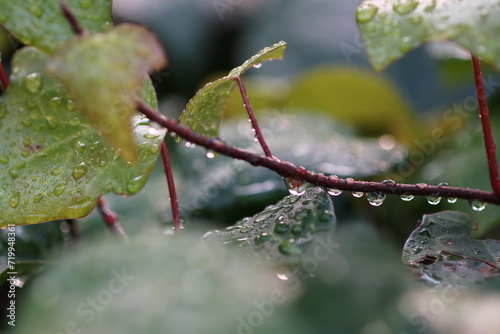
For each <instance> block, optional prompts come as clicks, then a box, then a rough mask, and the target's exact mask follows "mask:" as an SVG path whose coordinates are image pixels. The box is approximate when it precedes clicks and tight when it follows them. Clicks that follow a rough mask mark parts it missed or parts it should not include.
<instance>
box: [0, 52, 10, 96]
mask: <svg viewBox="0 0 500 334" xmlns="http://www.w3.org/2000/svg"><path fill="white" fill-rule="evenodd" d="M0 86H1V87H0V88H1V90H2V91H5V90H7V87H8V86H9V77H8V76H7V73H6V72H5V69H4V68H3V65H2V60H1V59H0Z"/></svg>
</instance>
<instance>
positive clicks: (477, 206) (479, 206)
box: [470, 200, 486, 211]
mask: <svg viewBox="0 0 500 334" xmlns="http://www.w3.org/2000/svg"><path fill="white" fill-rule="evenodd" d="M470 206H471V208H472V210H474V211H483V210H484V208H486V203H485V202H483V201H480V200H473V201H472V202H470Z"/></svg>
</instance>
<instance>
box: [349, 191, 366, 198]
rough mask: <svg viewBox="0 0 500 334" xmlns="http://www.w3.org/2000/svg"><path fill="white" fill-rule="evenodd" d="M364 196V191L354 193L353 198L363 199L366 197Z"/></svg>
mask: <svg viewBox="0 0 500 334" xmlns="http://www.w3.org/2000/svg"><path fill="white" fill-rule="evenodd" d="M364 194H365V193H364V192H362V191H353V192H352V196H354V197H356V198H361V197H363V195H364Z"/></svg>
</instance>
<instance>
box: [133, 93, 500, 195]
mask: <svg viewBox="0 0 500 334" xmlns="http://www.w3.org/2000/svg"><path fill="white" fill-rule="evenodd" d="M137 108H138V110H139V111H140V112H141V113H143V114H144V115H146V117H148V118H149V119H150V120H152V121H153V122H156V123H158V124H160V125H161V126H163V127H165V128H167V129H168V130H169V131H171V132H174V133H175V134H177V135H178V136H180V137H182V138H184V139H185V140H187V141H189V142H191V143H194V144H196V145H199V146H202V147H205V148H206V149H208V150H211V151H214V152H217V153H220V154H223V155H226V156H228V157H231V158H234V159H239V160H244V161H247V162H248V163H250V164H252V165H254V166H262V167H266V168H268V169H271V170H273V171H275V172H276V173H278V174H279V175H281V176H283V177H293V178H295V179H301V180H304V181H306V182H309V183H311V184H315V185H318V186H323V187H326V188H335V189H340V190H346V191H360V192H377V191H378V192H383V193H385V194H394V195H406V194H408V195H416V196H442V197H456V198H462V199H467V200H470V201H473V200H479V201H483V202H485V203H493V204H500V197H499V196H497V195H496V194H494V193H491V192H486V191H482V190H474V189H465V188H454V187H438V186H428V185H424V184H417V185H412V184H402V183H401V184H391V183H378V182H366V181H355V180H353V179H341V178H339V177H337V176H335V175H332V176H326V175H324V174H322V173H316V172H312V171H308V170H306V169H305V168H304V167H301V166H295V165H294V164H292V163H290V162H287V161H281V160H279V159H277V158H274V157H265V156H261V155H257V154H254V153H251V152H248V151H244V150H242V149H239V148H237V147H233V146H229V145H227V144H225V143H224V142H222V141H220V140H217V139H215V138H206V137H204V136H201V135H199V134H197V133H195V132H193V131H192V130H191V129H189V128H188V127H186V126H183V125H180V124H178V123H177V122H175V121H174V120H172V119H168V118H166V117H165V116H163V115H162V114H160V113H159V112H157V111H155V110H153V109H151V108H150V107H149V106H147V105H145V104H144V103H142V102H139V103H138V104H137Z"/></svg>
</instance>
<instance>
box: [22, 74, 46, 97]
mask: <svg viewBox="0 0 500 334" xmlns="http://www.w3.org/2000/svg"><path fill="white" fill-rule="evenodd" d="M24 87H25V88H26V89H27V90H28V91H29V92H31V93H36V92H38V90H39V89H40V87H42V75H41V74H40V73H31V74H28V75H27V76H26V78H25V79H24Z"/></svg>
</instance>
